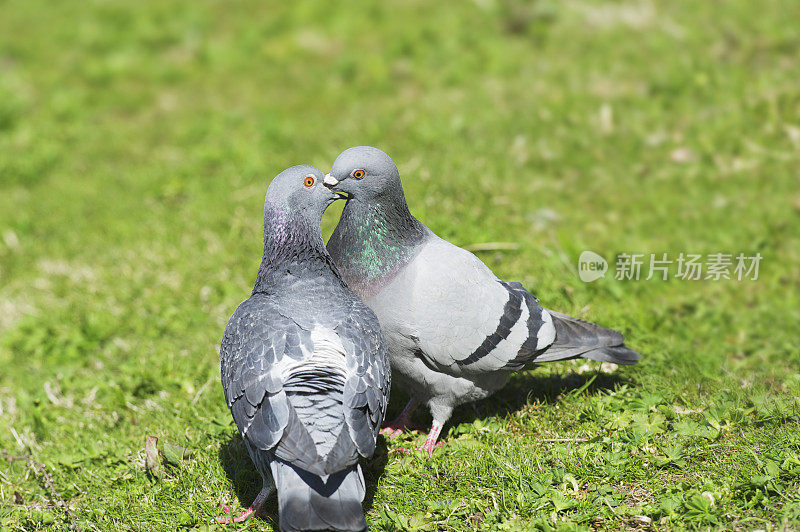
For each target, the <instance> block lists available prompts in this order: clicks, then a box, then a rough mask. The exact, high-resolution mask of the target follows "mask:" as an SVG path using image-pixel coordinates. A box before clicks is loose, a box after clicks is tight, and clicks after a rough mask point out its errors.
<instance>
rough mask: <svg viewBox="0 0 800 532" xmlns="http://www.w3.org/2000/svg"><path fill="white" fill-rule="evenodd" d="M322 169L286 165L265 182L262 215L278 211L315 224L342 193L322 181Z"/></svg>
mask: <svg viewBox="0 0 800 532" xmlns="http://www.w3.org/2000/svg"><path fill="white" fill-rule="evenodd" d="M323 179H324V176H323V175H322V172H321V171H320V170H319V169H318V168H315V167H313V166H311V165H308V164H300V165H297V166H292V167H291V168H287V169H286V170H284V171H283V172H281V173H280V174H278V175H277V176H275V179H273V180H272V182H271V183H270V184H269V187H268V188H267V197H266V199H265V201H264V216H265V218H266V217H270V216H275V215H278V213H282V214H284V216H285V215H290V216H291V217H292V218H295V219H298V218H299V219H302V220H304V221H306V222H308V223H310V224H311V225H312V226H314V225H316V227H317V228H318V227H319V224H320V222H321V221H322V214H323V213H324V212H325V209H327V208H328V205H330V204H331V203H333V202H334V201H336V200H337V199H340V198H342V197H344V195H343V194H341V193H337V192H335V191H333V190H331V189H329V188H328V187H326V186H324V185H323V184H322V181H323Z"/></svg>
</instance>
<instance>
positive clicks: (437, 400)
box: [323, 146, 639, 458]
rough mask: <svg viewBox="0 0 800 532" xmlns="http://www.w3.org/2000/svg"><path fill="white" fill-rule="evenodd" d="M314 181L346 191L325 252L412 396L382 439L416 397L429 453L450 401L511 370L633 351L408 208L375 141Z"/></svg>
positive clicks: (475, 396) (477, 395) (491, 386)
mask: <svg viewBox="0 0 800 532" xmlns="http://www.w3.org/2000/svg"><path fill="white" fill-rule="evenodd" d="M323 182H324V184H325V185H326V186H327V187H329V188H331V190H334V191H337V192H342V193H345V194H346V195H347V196H348V200H347V203H346V204H345V207H344V210H343V212H342V216H341V219H340V220H339V223H338V225H337V226H336V229H335V230H334V232H333V234H332V235H331V238H330V239H329V241H328V244H327V248H328V251H329V252H330V254H331V256H332V257H333V260H334V262H335V263H336V265H337V267H338V268H339V271H340V272H341V274H342V277H343V278H344V280H345V281H346V282H347V284H348V286H349V287H350V288H352V289H353V291H355V293H356V294H358V296H359V297H360V298H361V299H362V300H363V301H364V303H366V304H367V305H368V306H369V307H370V308H371V309H372V310H373V311H375V314H377V316H378V320H379V321H380V324H381V329H382V331H383V334H384V338H385V339H386V342H387V346H388V350H389V359H390V361H391V365H392V371H393V374H394V376H395V380H396V382H399V383H400V386H401V387H403V388H404V389H405V390H406V391H407V392H408V393H409V395H410V397H411V399H410V401H409V402H408V404H407V406H406V407H405V409H404V410H403V412H402V413H401V414H400V416H399V417H398V418H397V419H395V420H394V421H392V422H390V423H388V424H387V425H386V429H385V430H386V434H387V435H388V436H389V437H393V436H396V435H398V434H400V432H401V431H402V430H403V429H405V428H408V426H409V422H410V416H411V412H412V411H413V410H414V408H416V406H417V405H419V404H423V405H426V406H427V407H428V409H429V410H430V413H431V416H432V418H433V423H432V425H431V429H430V432H429V434H428V437H427V439H426V441H425V443H424V444H423V446H422V447H421V449H420V450H422V451H424V452H426V453H427V454H428V457H429V458H430V457H431V455H432V453H433V449H434V448H435V447H437V446H438V445H437V440H438V438H439V433H440V432H441V430H442V426H443V425H444V423H445V422H446V421H447V420H448V419H449V418H450V415H451V413H452V411H453V408H455V407H456V406H458V405H461V404H464V403H467V402H472V401H476V400H479V399H483V398H485V397H487V396H489V395H490V394H492V393H494V392H496V391H497V390H499V389H500V388H502V387H503V386H504V385H505V383H506V382H507V381H508V379H509V376H510V375H511V374H512V373H513V372H515V371H520V370H525V369H529V368H531V367H533V366H534V365H535V364H539V363H542V362H552V361H555V360H565V359H571V358H577V357H583V358H587V359H591V360H599V361H603V362H613V363H615V364H635V363H636V362H637V361H638V360H639V354H638V353H636V352H635V351H633V350H631V349H629V348H627V347H625V345H624V341H625V339H624V338H623V336H622V334H620V333H618V332H617V331H613V330H611V329H606V328H604V327H600V326H598V325H595V324H592V323H588V322H586V321H582V320H579V319H576V318H572V317H569V316H566V315H564V314H561V313H559V312H555V311H552V310H547V309H545V308H543V307H542V306H541V305H540V304H539V300H538V299H537V298H536V297H535V296H534V295H533V294H531V293H530V292H529V291H527V290H526V289H525V288H524V287H523V286H522V284H520V283H518V282H505V281H502V280H501V279H499V278H498V277H497V276H495V275H494V273H492V271H491V270H490V269H489V268H488V267H487V266H486V265H485V264H483V262H481V261H480V260H479V259H478V258H477V257H475V255H473V254H472V253H470V252H468V251H466V250H464V249H462V248H459V247H457V246H455V245H453V244H451V243H449V242H447V241H446V240H443V239H442V238H439V237H438V236H436V235H435V234H434V233H433V232H432V231H431V230H430V229H428V228H427V227H426V226H425V225H423V224H422V223H421V222H420V221H419V220H417V219H416V218H414V216H412V215H411V213H410V211H409V209H408V206H407V204H406V200H405V196H404V194H403V187H402V185H401V183H400V176H399V173H398V171H397V166H395V164H394V162H393V161H392V159H391V158H390V157H389V156H388V155H386V154H385V153H384V152H382V151H381V150H379V149H377V148H373V147H370V146H359V147H354V148H349V149H347V150H345V151H344V152H342V153H341V154H340V155H339V157H338V158H337V159H336V161H335V162H334V163H333V167H332V168H331V171H330V173H329V174H327V175H326V176H325V178H324V181H323ZM439 445H440V444H439Z"/></svg>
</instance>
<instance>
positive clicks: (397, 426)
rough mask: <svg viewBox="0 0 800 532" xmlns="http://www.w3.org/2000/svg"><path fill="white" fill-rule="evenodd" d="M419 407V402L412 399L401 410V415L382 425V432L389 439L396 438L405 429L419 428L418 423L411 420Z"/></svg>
mask: <svg viewBox="0 0 800 532" xmlns="http://www.w3.org/2000/svg"><path fill="white" fill-rule="evenodd" d="M415 408H417V402H416V401H415V400H414V399H411V400H410V401H409V402H408V404H407V405H406V406H405V408H403V411H402V412H400V415H399V416H397V417H396V418H394V419H393V420H392V421H389V422H386V423H384V424H383V425H382V428H381V432H380V433H381V434H383V435H384V436H386V437H387V438H389V439H394V438H397V437H398V436H400V435H401V434H402V433H403V431H405V430H418V429H419V428H421V427H419V426H418V425H416V424H414V423H412V422H411V414H412V413H413V412H414V409H415Z"/></svg>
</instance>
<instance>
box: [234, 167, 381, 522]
mask: <svg viewBox="0 0 800 532" xmlns="http://www.w3.org/2000/svg"><path fill="white" fill-rule="evenodd" d="M322 179H323V176H322V173H321V172H320V171H319V170H318V169H316V168H314V167H313V166H308V165H301V166H293V167H292V168H288V169H287V170H284V171H283V172H281V173H280V174H279V175H278V176H277V177H275V179H273V181H272V183H270V185H269V188H268V189H267V196H266V201H265V203H264V256H263V259H262V261H261V266H260V268H259V270H258V276H257V277H256V282H255V287H254V288H253V293H252V295H251V296H250V297H249V298H248V299H247V300H246V301H244V302H243V303H242V304H240V305H239V307H238V308H237V309H236V311H235V312H234V313H233V316H231V318H230V320H229V321H228V325H227V327H226V328H225V334H224V336H223V338H222V347H221V349H220V360H219V365H220V372H221V374H222V387H223V389H224V390H225V400H226V401H227V404H228V407H229V408H230V410H231V414H233V419H234V421H235V422H236V426H237V427H238V428H239V432H240V433H241V435H242V439H243V440H244V443H245V446H246V447H247V450H248V452H249V453H250V458H251V459H252V460H253V463H254V464H255V466H256V469H258V471H259V473H261V476H262V478H263V480H264V487H263V489H262V490H261V492H260V493H259V494H258V497H256V500H255V501H254V502H253V504H252V505H251V507H250V508H249V509H248V510H247V511H245V512H243V513H242V515H240V516H238V517H236V518H233V519H231V518H230V517H221V518H218V520H219V521H220V522H231V521H240V520H242V519H245V518H246V517H247V516H248V515H250V514H252V513H256V512H258V511H259V510H260V508H261V505H262V504H263V502H264V500H265V499H266V498H267V497H268V496H269V495H270V494H271V493H272V491H273V490H274V489H275V488H276V487H277V491H278V509H279V520H280V528H281V530H364V529H365V528H366V521H365V519H364V510H363V508H362V506H361V504H362V501H363V500H364V476H363V474H362V472H361V467H360V465H359V464H358V459H359V457H368V456H371V455H372V454H373V452H374V451H375V440H376V438H377V436H378V432H379V430H380V424H381V421H382V420H383V416H384V414H385V413H386V404H387V399H388V395H389V384H390V366H389V360H388V357H387V352H386V347H385V344H384V341H383V337H382V336H381V332H380V325H379V323H378V319H377V318H376V316H375V314H374V313H373V312H372V311H371V310H370V309H369V308H368V307H367V306H366V305H364V304H363V303H362V302H361V301H360V300H359V299H358V297H357V296H356V295H355V294H354V293H353V292H352V290H350V289H349V288H348V287H347V285H346V284H345V283H344V282H343V281H342V279H341V277H340V276H339V274H338V272H337V269H336V267H335V266H334V263H333V261H332V260H331V257H330V255H328V253H327V251H326V250H325V243H324V241H323V240H322V235H321V233H320V222H321V220H322V214H323V212H324V211H325V209H326V208H327V207H328V205H330V204H331V203H332V202H333V201H334V200H336V199H338V198H339V196H340V195H339V194H336V193H334V192H331V191H330V190H329V189H328V188H326V187H324V186H323V184H322ZM273 479H274V481H273Z"/></svg>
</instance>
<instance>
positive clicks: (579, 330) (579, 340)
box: [533, 310, 640, 365]
mask: <svg viewBox="0 0 800 532" xmlns="http://www.w3.org/2000/svg"><path fill="white" fill-rule="evenodd" d="M548 312H549V313H550V315H551V316H552V318H553V325H554V326H555V328H556V339H555V341H554V342H553V345H551V346H550V347H548V348H547V349H546V350H545V351H544V353H542V354H541V355H539V356H538V357H536V359H535V360H533V362H536V363H539V362H551V361H554V360H564V359H569V358H578V357H580V358H588V359H590V360H597V361H600V362H612V363H614V364H620V365H631V364H636V363H637V362H638V361H639V357H640V355H639V353H637V352H636V351H634V350H632V349H630V348H628V347H625V345H624V344H625V337H624V336H622V334H621V333H619V332H617V331H615V330H613V329H606V328H605V327H601V326H599V325H595V324H594V323H589V322H588V321H583V320H579V319H578V318H573V317H571V316H567V315H566V314H561V313H560V312H555V311H553V310H548Z"/></svg>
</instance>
